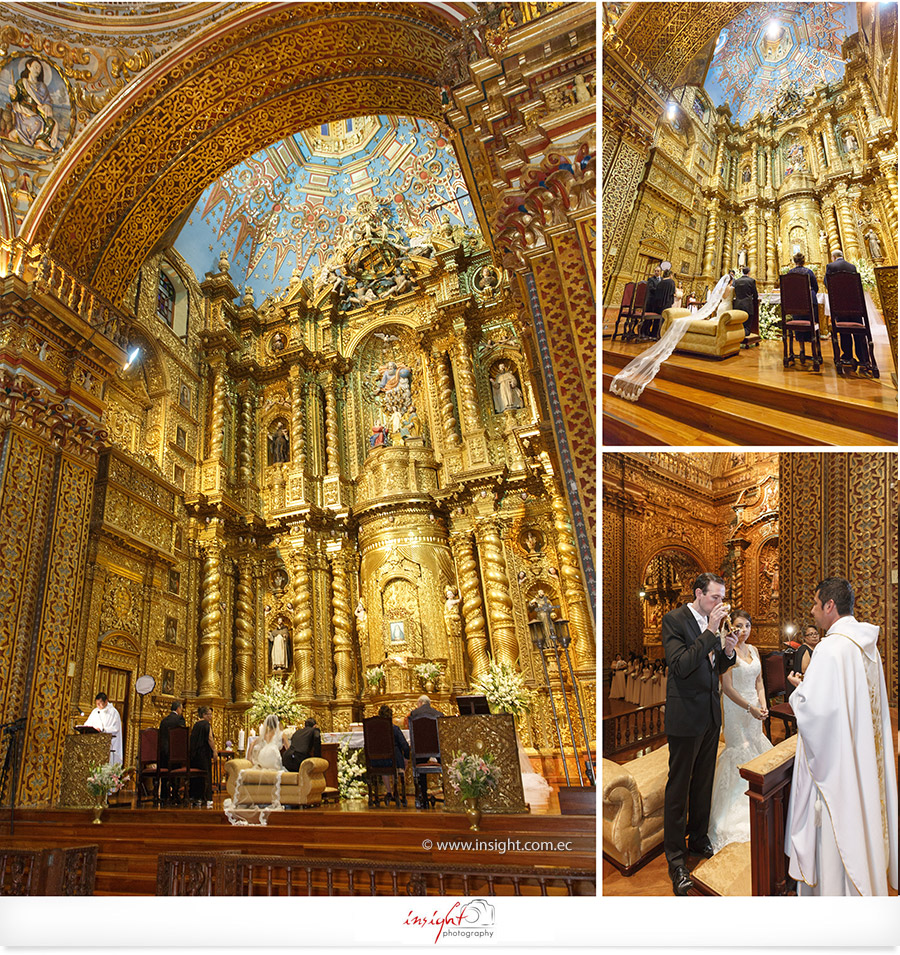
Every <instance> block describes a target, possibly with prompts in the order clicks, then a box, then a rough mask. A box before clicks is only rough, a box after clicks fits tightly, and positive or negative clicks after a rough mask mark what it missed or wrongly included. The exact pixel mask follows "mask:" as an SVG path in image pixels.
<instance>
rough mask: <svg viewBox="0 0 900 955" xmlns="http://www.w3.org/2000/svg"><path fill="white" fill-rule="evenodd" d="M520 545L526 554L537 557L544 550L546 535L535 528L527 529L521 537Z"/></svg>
mask: <svg viewBox="0 0 900 955" xmlns="http://www.w3.org/2000/svg"><path fill="white" fill-rule="evenodd" d="M519 543H520V544H521V545H522V549H523V550H524V551H525V553H526V554H528V555H529V556H531V557H536V556H538V555H539V554H540V553H541V552H542V551H543V549H544V535H543V534H542V533H541V532H540V531H539V530H537V529H536V528H534V527H526V528H525V530H523V531H522V534H521V536H520V537H519Z"/></svg>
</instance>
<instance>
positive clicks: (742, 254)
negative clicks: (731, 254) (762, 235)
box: [738, 246, 747, 268]
mask: <svg viewBox="0 0 900 955" xmlns="http://www.w3.org/2000/svg"><path fill="white" fill-rule="evenodd" d="M746 264H747V249H746V248H745V247H744V246H741V249H740V251H739V252H738V268H743V267H744V266H745V265H746Z"/></svg>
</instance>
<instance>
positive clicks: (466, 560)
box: [450, 533, 489, 678]
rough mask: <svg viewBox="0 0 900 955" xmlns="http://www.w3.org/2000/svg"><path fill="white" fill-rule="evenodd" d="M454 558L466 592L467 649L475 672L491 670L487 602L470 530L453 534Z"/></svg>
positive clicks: (457, 575) (483, 672)
mask: <svg viewBox="0 0 900 955" xmlns="http://www.w3.org/2000/svg"><path fill="white" fill-rule="evenodd" d="M450 547H451V549H452V551H453V560H454V562H455V563H456V579H457V580H458V581H459V590H460V595H461V596H462V609H463V617H464V618H465V623H466V653H467V654H468V656H469V662H470V664H471V670H472V676H473V677H476V678H477V677H480V676H482V675H483V674H485V673H487V670H488V665H489V660H488V655H487V630H486V626H487V625H486V622H485V619H484V604H483V603H482V602H481V588H480V587H479V586H478V562H477V561H476V559H475V546H474V544H473V543H472V535H471V534H470V533H457V534H454V535H453V536H452V537H451V538H450Z"/></svg>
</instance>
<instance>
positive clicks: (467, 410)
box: [455, 338, 481, 434]
mask: <svg viewBox="0 0 900 955" xmlns="http://www.w3.org/2000/svg"><path fill="white" fill-rule="evenodd" d="M455 348H456V384H457V388H458V391H457V396H458V398H459V402H460V411H461V412H462V425H463V434H465V433H466V432H467V431H477V430H479V429H480V427H481V419H480V418H479V417H478V394H477V392H476V390H475V373H474V371H473V369H472V356H471V354H470V352H469V343H468V342H467V341H466V340H465V339H464V338H460V339H457V341H456V343H455Z"/></svg>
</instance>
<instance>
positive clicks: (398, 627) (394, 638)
mask: <svg viewBox="0 0 900 955" xmlns="http://www.w3.org/2000/svg"><path fill="white" fill-rule="evenodd" d="M390 627H391V643H405V642H406V624H404V622H403V621H402V620H392V621H391V624H390Z"/></svg>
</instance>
